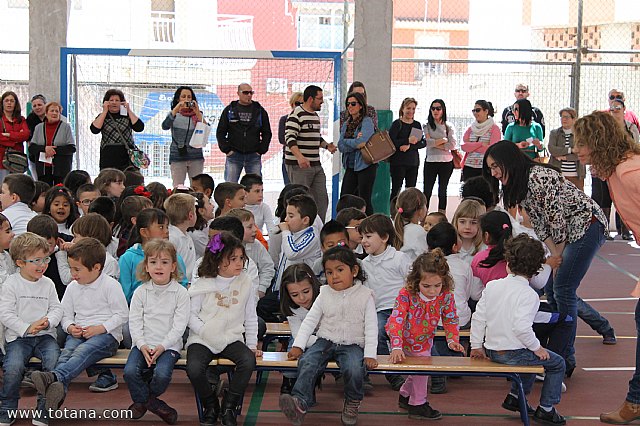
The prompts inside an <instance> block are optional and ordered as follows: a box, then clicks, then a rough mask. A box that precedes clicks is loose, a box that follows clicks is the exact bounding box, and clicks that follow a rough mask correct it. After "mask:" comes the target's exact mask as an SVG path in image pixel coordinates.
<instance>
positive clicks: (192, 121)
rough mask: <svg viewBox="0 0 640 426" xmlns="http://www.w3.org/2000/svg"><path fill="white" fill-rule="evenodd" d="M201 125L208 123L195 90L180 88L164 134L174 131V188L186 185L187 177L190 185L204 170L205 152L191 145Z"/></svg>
mask: <svg viewBox="0 0 640 426" xmlns="http://www.w3.org/2000/svg"><path fill="white" fill-rule="evenodd" d="M200 121H202V122H204V123H206V121H204V119H203V117H202V112H201V111H200V107H199V106H198V101H197V99H196V94H195V93H193V89H192V88H191V87H189V86H180V87H178V90H176V93H175V94H174V95H173V100H172V101H171V111H169V113H168V114H167V118H165V119H164V121H163V122H162V129H163V130H169V129H171V147H170V149H169V165H170V167H171V180H172V181H173V187H174V188H175V187H177V186H179V185H184V180H185V178H186V177H187V174H188V175H189V183H190V184H191V179H192V178H193V177H194V176H196V175H199V174H200V173H202V172H203V170H204V156H203V155H202V148H194V147H192V146H190V145H189V141H191V136H192V135H193V131H194V130H195V129H196V124H197V123H198V122H200Z"/></svg>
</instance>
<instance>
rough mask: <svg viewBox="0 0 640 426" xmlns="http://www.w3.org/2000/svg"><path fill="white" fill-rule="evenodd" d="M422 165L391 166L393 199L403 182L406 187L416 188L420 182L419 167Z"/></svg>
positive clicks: (391, 198)
mask: <svg viewBox="0 0 640 426" xmlns="http://www.w3.org/2000/svg"><path fill="white" fill-rule="evenodd" d="M419 167H420V166H394V165H393V164H392V165H391V167H390V171H391V197H390V198H389V199H390V200H393V199H394V198H395V197H396V195H398V192H400V188H402V182H404V183H405V185H404V187H405V188H414V187H415V186H416V183H417V182H418V168H419Z"/></svg>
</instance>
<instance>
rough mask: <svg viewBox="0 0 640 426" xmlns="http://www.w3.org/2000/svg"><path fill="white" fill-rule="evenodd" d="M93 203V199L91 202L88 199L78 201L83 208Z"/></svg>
mask: <svg viewBox="0 0 640 426" xmlns="http://www.w3.org/2000/svg"><path fill="white" fill-rule="evenodd" d="M94 201H95V198H94V199H93V200H91V199H88V198H87V199H86V200H81V201H80V203H81V204H82V205H83V206H89V205H91V203H93V202H94Z"/></svg>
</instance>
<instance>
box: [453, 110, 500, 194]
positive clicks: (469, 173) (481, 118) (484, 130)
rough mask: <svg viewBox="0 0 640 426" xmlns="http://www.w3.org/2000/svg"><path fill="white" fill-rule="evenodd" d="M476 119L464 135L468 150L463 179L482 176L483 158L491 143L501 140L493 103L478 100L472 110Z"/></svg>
mask: <svg viewBox="0 0 640 426" xmlns="http://www.w3.org/2000/svg"><path fill="white" fill-rule="evenodd" d="M471 112H472V113H473V117H474V118H475V119H476V121H474V122H473V124H471V126H469V128H468V129H467V131H466V132H464V135H462V146H461V147H460V148H461V149H462V150H463V151H464V152H466V154H465V157H464V162H463V164H464V166H463V167H462V181H463V182H465V181H467V180H468V179H471V178H472V177H475V176H482V159H483V158H484V153H485V152H486V151H487V148H488V147H489V146H490V145H493V144H494V143H496V142H498V141H500V138H501V137H502V132H500V127H498V125H497V124H496V123H495V122H494V121H493V115H494V114H495V111H494V110H493V105H492V104H491V102H489V101H485V100H484V99H480V100H477V101H476V103H475V105H474V106H473V109H472V110H471Z"/></svg>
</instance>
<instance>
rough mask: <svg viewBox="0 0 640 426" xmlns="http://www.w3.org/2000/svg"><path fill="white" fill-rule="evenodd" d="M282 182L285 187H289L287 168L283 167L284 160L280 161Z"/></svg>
mask: <svg viewBox="0 0 640 426" xmlns="http://www.w3.org/2000/svg"><path fill="white" fill-rule="evenodd" d="M282 181H283V182H284V184H285V185H289V175H288V174H287V167H286V166H285V165H284V158H283V159H282Z"/></svg>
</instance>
